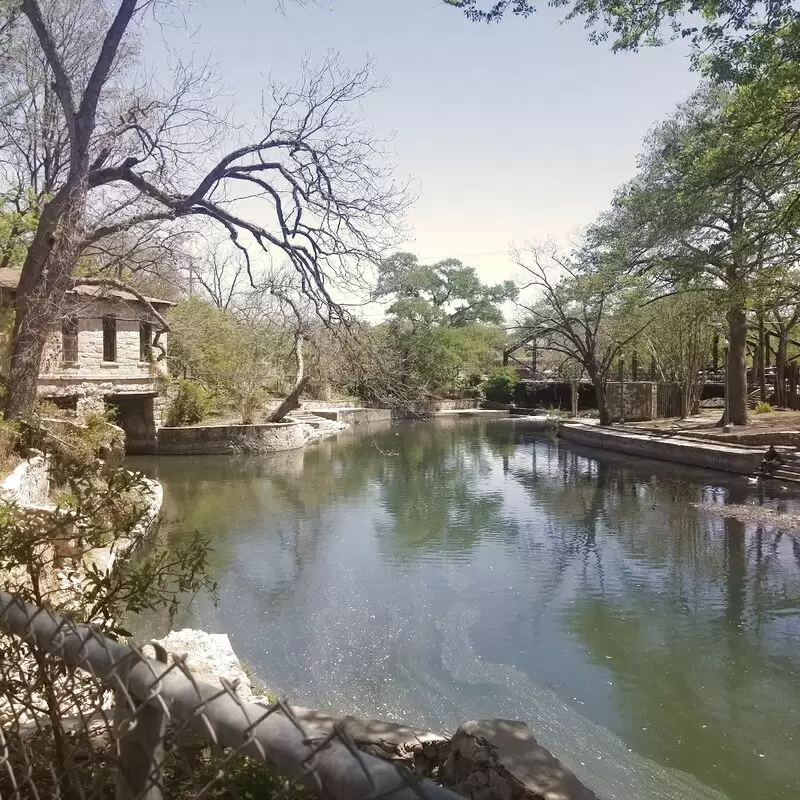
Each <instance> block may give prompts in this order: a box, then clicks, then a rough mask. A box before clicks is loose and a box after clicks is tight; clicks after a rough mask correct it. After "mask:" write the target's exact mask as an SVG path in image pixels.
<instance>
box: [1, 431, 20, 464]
mask: <svg viewBox="0 0 800 800" xmlns="http://www.w3.org/2000/svg"><path fill="white" fill-rule="evenodd" d="M18 442H19V428H18V426H17V425H16V424H15V423H13V422H6V421H5V420H0V474H3V473H5V472H6V470H8V469H10V467H11V466H12V465H13V463H14V460H15V452H16V450H17V445H18Z"/></svg>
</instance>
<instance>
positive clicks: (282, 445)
mask: <svg viewBox="0 0 800 800" xmlns="http://www.w3.org/2000/svg"><path fill="white" fill-rule="evenodd" d="M309 435H310V431H309V428H308V426H307V425H304V424H302V423H300V422H274V423H264V424H261V425H198V426H195V427H191V428H159V429H158V433H157V437H156V439H157V442H156V450H155V452H156V453H157V454H158V455H187V454H197V455H200V454H203V455H209V454H213V453H247V452H253V453H274V452H279V451H281V450H294V449H295V448H298V447H302V446H303V445H304V444H305V443H306V440H307V439H308V438H309Z"/></svg>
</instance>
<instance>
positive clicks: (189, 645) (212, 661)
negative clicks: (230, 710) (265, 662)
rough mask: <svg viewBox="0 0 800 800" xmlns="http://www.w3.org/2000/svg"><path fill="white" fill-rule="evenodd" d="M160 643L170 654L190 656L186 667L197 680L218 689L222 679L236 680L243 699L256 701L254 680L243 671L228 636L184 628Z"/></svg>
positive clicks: (187, 658) (167, 636) (173, 632)
mask: <svg viewBox="0 0 800 800" xmlns="http://www.w3.org/2000/svg"><path fill="white" fill-rule="evenodd" d="M157 644H160V645H161V646H162V647H163V648H164V649H165V650H166V651H167V653H170V654H172V655H176V656H186V666H187V667H188V668H189V669H190V670H191V671H192V674H193V675H194V676H195V678H197V680H199V681H205V682H206V683H210V684H212V685H214V686H218V685H220V678H224V679H225V680H226V681H229V682H231V683H233V682H235V681H236V682H238V689H237V693H238V695H239V697H241V698H242V699H243V700H252V699H253V691H252V684H251V682H250V678H249V677H248V676H247V673H246V672H245V671H244V669H242V665H241V664H240V663H239V659H238V658H237V656H236V653H235V652H234V651H233V646H232V645H231V640H230V639H229V638H228V635H227V634H225V633H206V632H205V631H199V630H193V629H191V628H184V629H183V630H180V631H170V633H168V634H167V635H166V637H164V638H163V639H161V640H159V641H158V642H157Z"/></svg>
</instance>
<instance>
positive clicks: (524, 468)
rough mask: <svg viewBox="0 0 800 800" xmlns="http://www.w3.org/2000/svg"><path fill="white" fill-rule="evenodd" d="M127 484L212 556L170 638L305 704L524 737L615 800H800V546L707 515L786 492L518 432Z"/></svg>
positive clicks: (449, 425)
mask: <svg viewBox="0 0 800 800" xmlns="http://www.w3.org/2000/svg"><path fill="white" fill-rule="evenodd" d="M130 464H131V466H132V467H134V468H137V469H141V470H143V471H145V472H147V473H149V474H151V475H153V476H155V477H157V478H158V479H159V480H160V481H161V482H162V483H163V485H164V489H165V512H166V514H167V518H168V521H167V523H166V525H165V526H164V529H163V535H164V537H165V538H166V540H170V539H172V538H173V537H179V536H181V535H182V532H183V531H186V530H189V529H199V530H200V531H202V532H203V533H204V534H207V535H208V536H209V537H210V538H211V539H212V542H213V548H214V552H213V555H212V563H211V570H212V572H213V575H214V577H215V578H216V580H217V581H218V583H219V601H218V603H217V604H216V605H215V604H214V603H213V602H212V601H211V600H210V599H209V598H208V597H205V596H199V597H196V598H194V599H193V600H192V601H191V602H190V603H187V604H185V605H184V607H183V608H182V610H181V612H180V615H179V619H178V620H177V627H186V626H190V627H200V628H203V629H205V630H209V631H213V632H226V633H228V634H230V638H231V640H232V642H233V645H234V649H235V650H236V652H237V654H238V655H239V656H240V657H241V658H243V659H245V660H246V661H248V662H249V663H250V664H251V665H253V666H254V668H255V670H256V672H257V673H258V674H259V676H260V677H261V678H262V679H263V680H264V681H265V682H266V683H267V685H268V686H269V687H270V688H271V689H272V690H274V691H276V692H278V693H279V694H281V695H282V696H283V695H285V696H286V697H288V698H289V699H290V700H291V701H292V702H295V703H298V704H302V705H311V706H317V707H327V708H332V709H336V710H338V711H347V712H352V713H356V714H363V715H369V716H377V717H383V718H388V719H396V720H402V721H407V722H409V723H413V724H417V725H423V726H424V725H427V726H430V727H431V728H433V729H442V728H445V729H448V730H452V729H453V728H454V726H456V725H457V724H458V723H459V722H461V721H464V720H466V719H471V718H477V717H506V718H513V719H521V720H524V721H526V722H527V723H528V724H529V725H530V726H531V729H532V730H533V732H534V735H535V736H536V737H537V738H538V739H539V740H540V741H541V742H542V743H543V744H544V745H545V746H546V747H548V748H549V749H551V750H552V751H553V752H554V754H555V755H557V756H558V757H559V758H561V759H562V760H563V761H564V762H565V763H567V764H568V765H569V766H570V767H571V768H572V769H573V770H574V771H575V772H576V773H577V774H578V775H579V776H580V777H581V778H582V779H583V780H584V781H585V782H586V783H587V784H588V785H589V786H591V787H592V788H593V789H594V790H595V791H596V792H597V793H598V794H599V795H600V797H602V798H606V800H712V799H714V800H722V799H723V798H729V800H754V799H757V800H783V799H784V798H786V799H787V800H788V798H792V800H796V798H798V797H800V757H799V755H800V535H798V536H797V538H795V535H793V534H792V533H791V532H786V531H780V530H776V529H774V528H771V527H756V526H755V525H745V524H744V523H742V522H738V521H736V520H733V519H727V520H726V519H724V518H722V517H721V516H718V515H715V514H709V513H707V512H706V511H703V510H700V509H698V508H697V504H699V503H748V502H749V503H761V504H763V505H766V506H768V507H770V508H773V509H779V510H785V511H791V512H797V511H798V509H800V499H799V498H798V496H797V495H793V494H792V493H791V492H788V491H785V490H781V489H779V488H778V487H772V488H767V487H764V486H761V485H753V484H751V483H749V482H748V481H747V479H745V478H739V477H738V476H733V475H725V474H721V473H714V472H708V471H705V470H699V469H693V468H690V467H683V466H680V465H670V464H666V463H660V462H655V461H643V460H636V459H632V458H630V457H627V456H624V457H623V456H617V455H614V454H610V453H600V452H597V451H589V450H581V449H580V448H575V447H572V446H568V445H565V444H564V443H560V442H556V441H553V440H551V439H550V438H548V437H547V436H545V435H543V434H540V433H535V432H533V431H531V430H530V429H529V428H526V426H525V424H524V422H510V421H507V420H497V421H486V422H484V421H476V420H452V419H451V420H441V421H433V422H419V423H408V424H401V425H394V426H391V427H384V428H381V429H379V430H378V429H376V430H372V431H367V432H365V433H360V434H357V433H347V434H344V435H341V436H340V437H339V438H338V439H337V440H329V441H326V442H322V443H320V444H317V445H315V446H312V447H310V448H308V449H306V450H305V451H302V450H301V451H297V452H290V453H283V454H278V455H275V456H238V457H223V456H194V457H188V456H187V457H162V458H161V459H146V458H135V459H130ZM147 624H148V625H149V626H150V628H151V629H150V630H147V631H146V632H147V633H148V634H155V633H162V632H163V631H155V630H153V629H152V628H153V627H155V623H154V622H153V621H150V622H148V623H147Z"/></svg>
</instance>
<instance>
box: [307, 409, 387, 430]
mask: <svg viewBox="0 0 800 800" xmlns="http://www.w3.org/2000/svg"><path fill="white" fill-rule="evenodd" d="M314 413H315V414H316V415H317V416H318V417H323V418H324V419H332V420H334V421H336V422H341V423H344V424H346V425H352V426H353V427H358V426H359V425H369V424H371V423H374V422H390V421H391V419H392V410H391V409H390V408H337V409H324V410H323V409H318V410H317V411H315V412H314Z"/></svg>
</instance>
